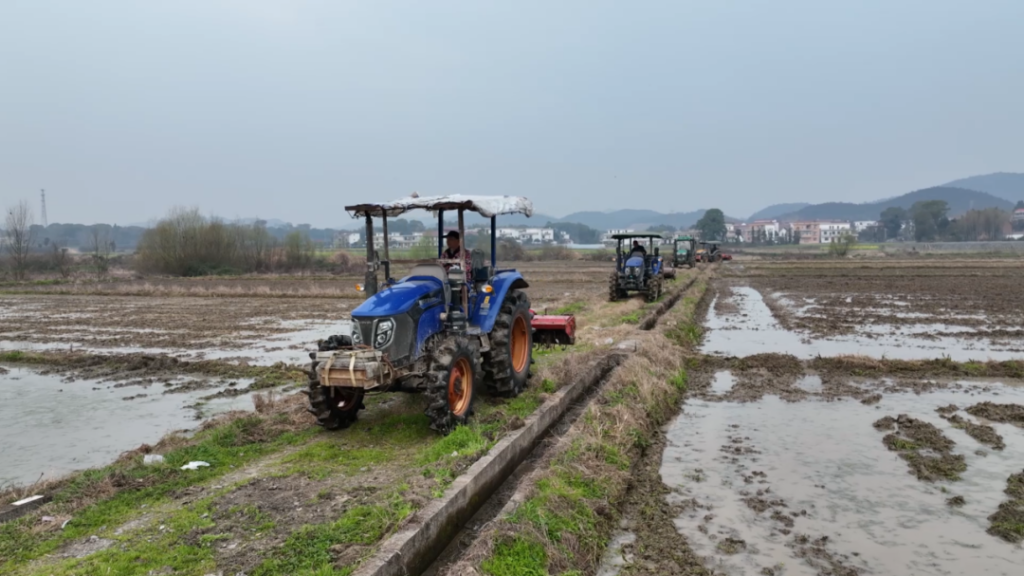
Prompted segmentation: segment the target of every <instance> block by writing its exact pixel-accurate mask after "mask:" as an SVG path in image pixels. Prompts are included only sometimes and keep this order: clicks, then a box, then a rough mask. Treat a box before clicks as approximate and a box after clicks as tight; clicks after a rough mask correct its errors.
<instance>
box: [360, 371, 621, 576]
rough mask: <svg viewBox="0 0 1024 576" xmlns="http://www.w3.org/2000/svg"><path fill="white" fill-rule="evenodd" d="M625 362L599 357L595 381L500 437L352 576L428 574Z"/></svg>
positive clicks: (576, 385)
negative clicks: (548, 436) (545, 440)
mask: <svg viewBox="0 0 1024 576" xmlns="http://www.w3.org/2000/svg"><path fill="white" fill-rule="evenodd" d="M622 358H623V355H622V354H608V355H607V356H604V357H602V358H600V359H598V360H597V361H598V362H599V363H600V367H599V370H598V376H597V377H596V378H593V379H590V380H586V381H582V380H577V381H575V382H573V383H572V384H570V385H568V386H566V387H564V388H562V389H560V390H558V391H557V392H555V393H554V394H552V397H551V398H549V399H548V401H547V402H545V403H544V404H543V405H542V406H541V407H540V408H539V409H538V410H537V411H536V412H534V413H533V414H531V415H530V416H529V417H528V418H527V419H526V422H525V425H524V426H523V427H522V428H520V429H519V430H516V431H515V432H513V433H511V434H510V435H509V436H506V437H505V438H503V439H501V440H500V441H499V442H498V443H497V444H496V445H495V446H494V448H492V449H491V450H490V452H488V453H487V455H485V456H484V457H482V458H481V459H479V460H477V461H476V462H475V463H474V464H473V465H472V466H471V467H470V468H469V470H467V471H466V473H465V474H463V475H462V476H460V477H459V478H457V479H456V480H455V482H453V483H452V485H451V486H449V487H448V490H446V491H445V493H444V496H442V497H441V498H439V499H437V500H432V501H431V502H430V503H429V504H427V506H425V507H424V508H423V509H422V510H420V511H418V512H417V513H416V516H417V518H418V521H417V522H416V523H415V524H413V525H411V526H409V527H407V528H405V529H403V530H401V531H399V532H397V533H395V534H394V535H392V536H391V537H390V538H388V539H387V540H386V541H385V542H384V544H383V545H382V546H381V548H380V550H379V551H378V552H377V553H376V554H374V555H373V556H372V557H371V558H370V559H369V560H367V561H366V562H364V563H363V565H362V566H361V567H360V568H359V569H358V570H356V571H355V572H354V573H353V576H408V575H410V574H420V573H422V572H423V571H424V570H426V569H427V568H428V567H429V566H430V564H431V563H432V562H433V561H434V560H435V559H436V558H437V556H438V555H439V554H440V553H441V552H442V551H443V550H444V548H445V546H447V545H448V542H449V541H450V540H451V539H452V538H453V537H454V536H455V534H456V533H458V531H459V529H460V528H461V527H462V526H463V524H465V523H466V522H467V521H468V520H469V519H470V518H471V517H472V516H473V514H475V513H476V511H477V510H479V508H480V506H482V505H483V504H484V502H486V501H487V499H488V498H490V497H491V496H492V495H493V494H494V492H495V491H496V490H497V489H498V487H500V486H501V484H502V482H504V481H505V479H506V478H507V477H508V476H509V475H511V474H512V472H513V471H514V470H515V469H516V467H517V466H519V464H521V463H522V462H523V460H524V459H525V458H526V457H527V456H528V455H529V454H530V453H531V452H532V451H533V449H534V448H535V447H536V445H537V443H538V442H539V441H540V439H541V438H542V437H543V436H544V434H545V433H546V432H547V431H548V430H549V429H550V428H551V426H553V425H554V424H555V423H556V422H557V421H558V420H559V419H560V418H561V417H562V416H563V415H564V414H565V412H566V411H567V410H568V409H569V408H570V406H572V404H573V403H574V402H576V400H578V399H579V398H580V397H581V396H582V395H583V393H584V392H586V391H587V390H588V389H589V388H591V387H592V386H595V385H597V383H598V382H600V381H601V380H603V379H605V378H606V377H607V376H608V374H609V373H610V372H611V371H612V370H613V369H614V368H615V367H616V366H618V365H619V363H620V362H621V361H622Z"/></svg>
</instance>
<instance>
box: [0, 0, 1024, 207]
mask: <svg viewBox="0 0 1024 576" xmlns="http://www.w3.org/2000/svg"><path fill="white" fill-rule="evenodd" d="M1022 21H1024V2H1019V1H1016V0H990V1H985V2H980V3H973V4H968V3H964V2H957V1H954V0H933V1H925V0H907V1H905V2H900V3H898V4H897V5H894V4H893V3H888V2H881V1H880V0H865V1H862V2H858V3H856V4H853V3H851V5H844V6H832V5H824V4H823V3H820V2H813V1H811V0H787V1H782V2H758V1H749V2H730V3H714V4H695V3H680V2H667V1H663V2H653V1H652V2H650V3H645V4H644V5H642V6H639V5H627V4H625V3H621V2H610V1H599V2H582V1H569V0H567V1H565V2H560V3H557V4H555V5H551V4H550V3H540V2H520V3H516V4H515V5H512V4H507V5H491V4H488V5H483V4H480V3H471V2H444V1H438V2H431V3H429V4H428V3H416V2H403V1H395V2H389V3H381V2H374V3H352V2H328V1H295V2H288V3H285V2H272V1H269V0H249V1H245V0H208V1H204V2H199V1H194V0H193V1H182V2H176V3H173V4H172V3H137V2H125V1H96V2H89V3H84V2H47V3H41V2H17V1H12V2H7V3H4V5H3V6H0V49H2V50H3V51H4V53H5V54H8V55H10V56H14V57H9V58H8V59H6V60H5V62H4V64H3V65H2V70H3V73H4V79H5V86H4V90H2V91H0V206H6V205H9V204H12V203H13V202H16V201H18V200H21V199H25V200H28V201H29V202H30V204H31V205H32V206H33V209H34V210H35V212H36V218H37V220H38V218H39V190H40V189H41V188H45V189H46V191H47V200H48V206H47V209H48V210H47V211H48V217H49V221H50V222H76V223H77V222H80V223H95V222H107V223H118V224H131V223H143V222H148V221H150V220H152V219H155V218H158V217H160V216H162V215H163V214H164V213H166V211H167V210H168V209H169V208H171V207H173V206H176V205H180V206H197V207H199V208H200V209H201V210H202V211H203V212H204V213H207V214H213V215H218V216H221V217H224V218H227V219H234V218H249V217H256V216H259V217H262V218H266V219H279V220H283V221H286V222H292V223H294V224H299V223H309V224H312V225H313V226H315V227H349V226H351V224H352V221H351V220H350V219H349V217H348V215H347V214H345V213H344V212H343V210H342V207H343V206H345V205H346V204H350V203H356V202H360V201H367V200H391V199H395V198H398V197H402V196H407V195H409V194H411V193H412V192H413V191H417V192H418V193H419V194H420V195H434V194H447V193H462V194H517V195H524V196H527V197H530V198H531V199H532V200H533V202H534V206H535V209H536V211H537V212H539V213H543V214H548V215H552V216H556V217H562V216H564V215H566V214H568V213H571V212H576V211H580V210H598V211H609V210H615V209H622V208H637V209H653V210H658V211H661V212H671V211H679V212H688V211H692V210H695V209H698V208H711V207H718V208H721V209H722V210H723V211H724V212H725V213H726V214H728V215H730V216H736V217H741V218H743V217H747V216H749V215H750V214H752V213H754V212H756V211H757V210H760V209H761V208H764V207H766V206H768V205H770V204H776V203H789V202H827V201H847V202H866V201H873V200H878V199H882V198H888V197H892V196H897V195H901V194H904V193H906V192H910V191H913V190H918V189H921V188H927V187H930V186H936V185H941V184H942V183H944V182H949V181H951V180H955V179H959V178H964V177H968V176H972V175H977V174H986V173H991V172H1000V171H1003V172H1024V144H1022V143H1021V139H1020V136H1019V135H1020V134H1021V133H1024V111H1022V109H1021V106H1020V105H1019V100H1020V94H1021V93H1024V90H1022V88H1024V75H1022V74H1021V73H1020V71H1019V70H1020V66H1019V62H1018V60H1019V55H1020V54H1022V53H1024V38H1022V37H1021V35H1020V34H1019V33H1018V28H1019V23H1020V22H1022ZM1015 71H1016V72H1015Z"/></svg>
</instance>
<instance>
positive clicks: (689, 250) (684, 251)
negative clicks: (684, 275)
mask: <svg viewBox="0 0 1024 576" xmlns="http://www.w3.org/2000/svg"><path fill="white" fill-rule="evenodd" d="M696 265H697V241H696V240H695V239H694V238H693V236H679V237H677V238H676V239H674V240H673V241H672V266H673V267H675V268H681V267H683V266H687V267H689V268H693V267H694V266H696Z"/></svg>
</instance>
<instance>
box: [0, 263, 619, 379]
mask: <svg viewBox="0 0 1024 576" xmlns="http://www.w3.org/2000/svg"><path fill="white" fill-rule="evenodd" d="M519 269H521V271H522V272H523V273H524V275H525V276H526V278H527V279H528V281H529V282H530V284H531V286H530V289H529V291H528V292H529V294H530V297H531V300H532V302H533V305H534V307H535V309H537V310H538V311H543V310H544V309H551V310H552V311H554V310H556V309H558V308H559V307H562V306H565V305H567V304H570V303H572V302H574V301H578V300H581V299H585V298H590V297H593V296H595V295H599V294H603V293H604V292H605V291H606V290H607V273H608V271H609V270H610V265H606V264H602V263H596V264H595V263H583V262H562V263H553V262H536V263H525V264H524V265H522V266H519ZM397 273H398V274H400V273H401V270H398V271H397ZM357 282H361V279H360V278H357V277H355V276H352V277H337V278H332V279H321V278H309V279H305V278H294V277H293V278H272V279H267V278H259V277H252V278H238V279H233V280H217V279H212V280H211V279H205V278H201V279H155V280H154V279H146V280H119V281H114V282H108V283H86V284H82V285H56V286H37V287H30V288H29V289H27V290H26V289H23V288H19V290H18V291H19V292H25V293H17V294H11V293H4V292H3V291H2V290H0V350H62V351H72V350H86V351H92V352H103V353H117V354H124V353H150V354H161V355H169V356H174V357H177V358H181V359H189V360H195V359H203V358H205V359H216V360H230V361H234V362H239V361H245V362H247V363H250V364H260V365H268V364H273V363H275V362H285V363H294V362H300V361H302V360H303V359H304V356H303V353H302V352H303V350H307V349H309V348H310V345H311V344H312V343H314V342H315V341H316V340H317V339H318V338H321V337H324V335H328V334H333V333H334V332H332V329H333V328H334V326H335V325H336V323H337V321H338V320H339V319H343V318H346V317H347V316H348V314H349V313H350V312H351V310H352V308H354V307H355V306H357V305H358V303H359V300H358V298H359V297H360V293H359V292H357V291H356V290H355V285H356V283H357ZM8 292H10V291H8Z"/></svg>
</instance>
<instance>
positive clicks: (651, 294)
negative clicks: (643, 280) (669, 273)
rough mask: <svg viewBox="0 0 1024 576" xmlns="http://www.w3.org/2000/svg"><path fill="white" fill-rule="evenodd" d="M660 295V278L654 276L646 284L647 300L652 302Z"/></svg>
mask: <svg viewBox="0 0 1024 576" xmlns="http://www.w3.org/2000/svg"><path fill="white" fill-rule="evenodd" d="M659 296H661V278H658V277H657V276H655V277H654V278H651V281H650V282H649V283H648V284H647V301H648V302H654V301H655V300H657V299H658V297H659Z"/></svg>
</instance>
